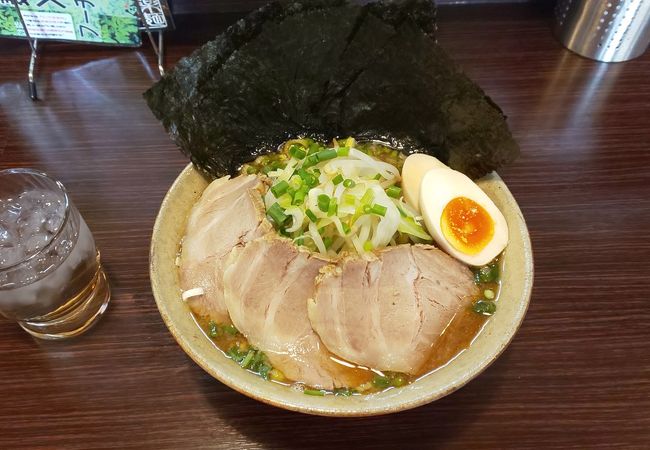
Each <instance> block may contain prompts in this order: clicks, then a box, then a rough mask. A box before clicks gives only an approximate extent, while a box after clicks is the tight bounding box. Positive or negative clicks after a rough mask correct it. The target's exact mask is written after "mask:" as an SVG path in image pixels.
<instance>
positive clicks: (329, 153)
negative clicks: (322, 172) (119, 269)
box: [316, 148, 337, 161]
mask: <svg viewBox="0 0 650 450" xmlns="http://www.w3.org/2000/svg"><path fill="white" fill-rule="evenodd" d="M336 156H337V155H336V149H335V148H328V149H326V150H321V151H320V152H318V153H316V157H317V158H318V160H319V161H327V160H328V159H334V158H336Z"/></svg>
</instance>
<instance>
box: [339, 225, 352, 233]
mask: <svg viewBox="0 0 650 450" xmlns="http://www.w3.org/2000/svg"><path fill="white" fill-rule="evenodd" d="M341 228H343V233H345V234H350V231H351V228H350V225H348V224H347V223H342V224H341Z"/></svg>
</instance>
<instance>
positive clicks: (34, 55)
mask: <svg viewBox="0 0 650 450" xmlns="http://www.w3.org/2000/svg"><path fill="white" fill-rule="evenodd" d="M11 2H12V4H13V6H14V8H15V9H16V12H17V13H18V17H19V18H20V23H21V25H22V28H23V31H24V32H25V36H26V38H27V41H28V42H29V47H30V48H31V55H30V58H29V68H28V70H27V80H28V84H29V97H30V98H31V99H32V100H38V90H37V89H36V78H35V77H34V72H35V71H36V62H37V60H38V39H37V38H32V36H31V35H30V34H29V30H28V28H27V23H26V22H25V18H24V17H23V13H22V11H21V9H20V7H19V5H18V0H11ZM134 3H135V7H136V11H137V14H138V18H139V19H140V21H141V23H142V26H140V27H138V30H139V31H144V32H146V33H147V36H148V37H149V42H151V47H152V48H153V51H154V53H155V54H156V58H157V62H158V72H159V73H160V76H163V75H164V74H165V67H164V38H163V31H164V30H165V29H166V28H167V24H165V26H164V27H158V28H156V29H153V28H152V27H151V26H150V25H149V23H148V21H147V19H146V17H145V15H144V13H143V11H142V6H141V5H140V0H135V2H134ZM160 3H161V4H164V7H163V8H164V10H165V11H167V13H168V14H169V17H170V19H171V13H170V12H169V7H168V6H167V4H166V2H164V1H161V2H160ZM172 24H173V22H172ZM172 26H173V25H172ZM153 33H157V34H158V39H157V42H156V39H155V38H154V36H153Z"/></svg>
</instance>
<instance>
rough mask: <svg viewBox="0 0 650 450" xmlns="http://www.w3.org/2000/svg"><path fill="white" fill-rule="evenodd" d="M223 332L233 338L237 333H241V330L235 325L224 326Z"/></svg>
mask: <svg viewBox="0 0 650 450" xmlns="http://www.w3.org/2000/svg"><path fill="white" fill-rule="evenodd" d="M223 331H224V332H226V333H228V334H229V335H231V336H234V335H236V334H237V333H239V330H237V328H236V327H235V326H234V325H224V326H223Z"/></svg>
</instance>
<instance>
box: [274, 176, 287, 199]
mask: <svg viewBox="0 0 650 450" xmlns="http://www.w3.org/2000/svg"><path fill="white" fill-rule="evenodd" d="M287 189H289V183H287V182H286V181H284V180H282V181H280V182H279V183H278V184H276V185H274V186H271V192H273V195H275V198H278V197H280V196H281V195H282V194H284V193H285V192H287Z"/></svg>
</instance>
